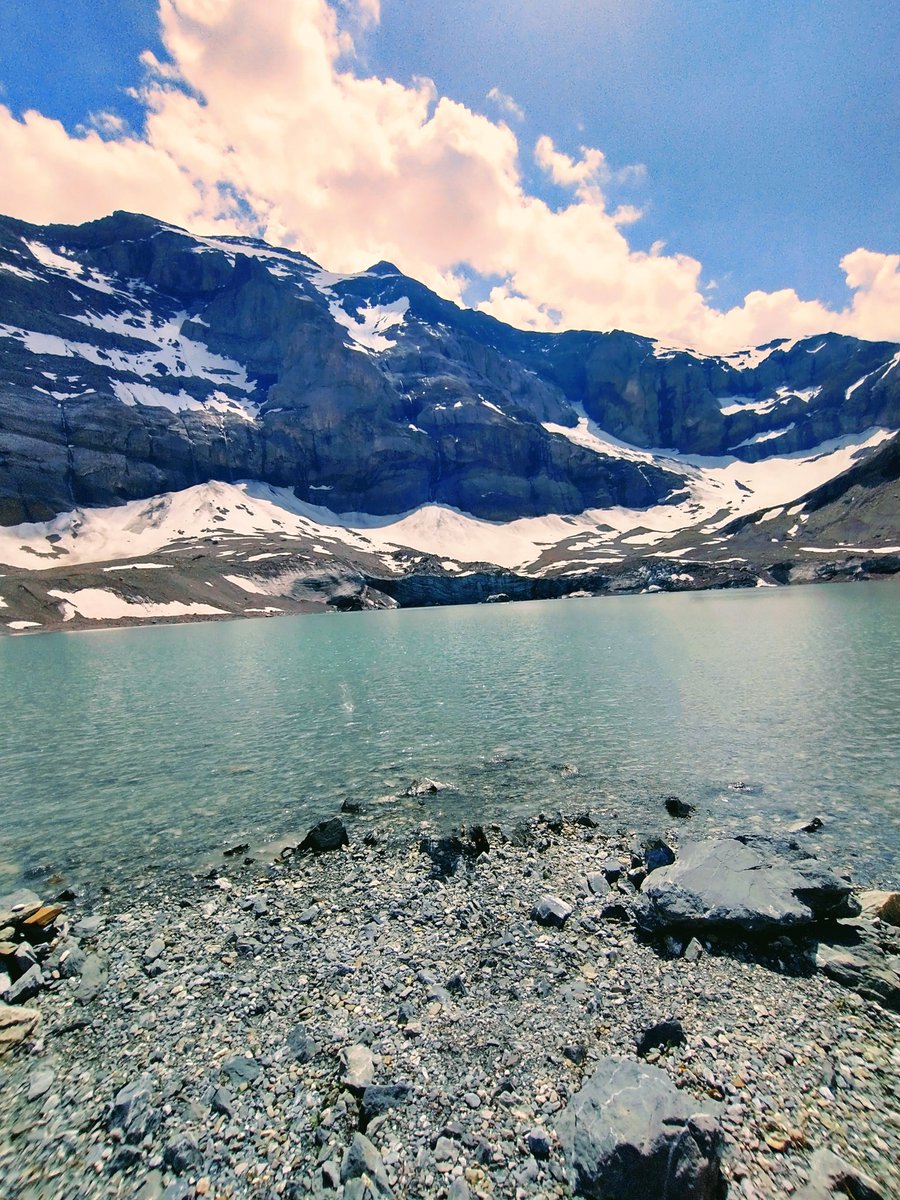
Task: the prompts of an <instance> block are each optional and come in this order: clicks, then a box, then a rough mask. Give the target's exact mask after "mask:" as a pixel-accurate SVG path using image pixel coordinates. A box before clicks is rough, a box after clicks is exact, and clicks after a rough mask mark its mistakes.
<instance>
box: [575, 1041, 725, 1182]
mask: <svg viewBox="0 0 900 1200" xmlns="http://www.w3.org/2000/svg"><path fill="white" fill-rule="evenodd" d="M557 1132H558V1134H559V1137H560V1141H561V1143H562V1146H563V1149H564V1151H565V1155H566V1161H567V1164H568V1167H569V1172H570V1176H571V1182H572V1186H573V1189H574V1190H575V1193H576V1194H577V1195H580V1196H588V1197H592V1198H593V1200H636V1197H647V1198H648V1200H650V1197H652V1198H653V1200H716V1198H717V1197H719V1196H720V1195H721V1190H720V1188H721V1175H720V1160H721V1156H722V1147H723V1137H722V1132H721V1130H720V1128H719V1126H718V1123H717V1121H716V1118H715V1117H714V1116H713V1115H711V1113H710V1112H709V1111H708V1109H706V1108H704V1106H703V1105H700V1104H698V1103H697V1102H696V1101H694V1100H693V1099H692V1098H691V1097H690V1096H687V1095H685V1094H684V1093H683V1092H680V1091H678V1089H677V1088H676V1087H675V1085H674V1083H673V1082H672V1080H671V1079H670V1077H669V1076H668V1075H667V1074H666V1072H665V1071H662V1070H660V1069H659V1068H657V1067H652V1066H646V1065H644V1064H639V1063H635V1062H631V1061H629V1060H628V1059H622V1058H606V1059H602V1060H601V1062H600V1064H599V1066H598V1067H597V1069H596V1070H595V1071H594V1073H593V1075H591V1077H590V1078H589V1079H588V1081H587V1083H585V1085H584V1086H583V1087H582V1089H581V1091H579V1092H577V1093H576V1094H575V1095H574V1096H573V1097H572V1099H571V1100H570V1101H569V1103H568V1105H567V1106H566V1108H565V1110H564V1111H563V1114H562V1116H561V1118H560V1120H559V1122H558V1124H557Z"/></svg>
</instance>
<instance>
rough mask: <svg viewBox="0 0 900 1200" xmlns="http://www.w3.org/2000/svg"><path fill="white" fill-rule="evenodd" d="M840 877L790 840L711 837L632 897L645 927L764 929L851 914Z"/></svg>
mask: <svg viewBox="0 0 900 1200" xmlns="http://www.w3.org/2000/svg"><path fill="white" fill-rule="evenodd" d="M851 893H852V887H851V885H850V883H849V882H848V881H847V880H846V879H841V878H840V877H839V876H837V875H835V874H833V873H832V872H831V871H828V870H827V869H826V868H825V867H823V866H821V864H820V863H818V862H817V861H816V859H815V858H813V857H812V856H810V855H808V854H806V853H805V852H804V851H803V850H802V848H800V847H798V846H797V845H796V843H795V842H792V841H790V840H789V839H765V838H750V837H747V838H710V839H707V840H705V841H702V842H694V843H692V844H689V845H687V846H685V847H684V849H683V850H682V852H681V856H680V858H679V859H678V861H677V862H676V863H673V864H672V865H670V866H667V867H662V868H660V869H659V870H657V871H654V872H653V874H652V875H651V876H650V877H648V879H647V881H646V883H645V884H644V887H643V890H642V893H641V896H640V897H639V898H638V901H637V902H636V904H635V915H636V917H637V921H638V924H639V925H640V926H641V928H643V929H644V930H646V931H650V932H655V931H658V930H663V929H669V928H677V927H681V928H686V929H691V928H697V927H707V926H720V927H729V926H731V927H733V928H736V929H741V930H744V931H746V932H762V931H766V930H774V929H777V928H780V927H795V926H803V925H812V924H814V923H816V922H818V921H823V920H829V919H836V918H839V917H847V916H854V915H855V914H856V912H857V911H858V906H857V905H856V903H855V901H854V900H853V899H852V896H851Z"/></svg>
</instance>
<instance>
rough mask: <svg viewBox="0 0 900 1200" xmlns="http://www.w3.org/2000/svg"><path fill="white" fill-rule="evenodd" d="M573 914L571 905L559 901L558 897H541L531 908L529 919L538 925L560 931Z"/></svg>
mask: <svg viewBox="0 0 900 1200" xmlns="http://www.w3.org/2000/svg"><path fill="white" fill-rule="evenodd" d="M573 912H574V909H573V908H572V905H571V904H567V903H566V902H565V900H561V899H560V898H559V896H550V895H546V896H541V898H540V900H538V902H537V903H536V904H535V906H534V908H532V910H531V919H532V920H533V921H537V923H538V925H550V926H553V927H554V928H556V929H562V927H563V925H565V923H566V921H568V919H569V917H571V915H572V913H573Z"/></svg>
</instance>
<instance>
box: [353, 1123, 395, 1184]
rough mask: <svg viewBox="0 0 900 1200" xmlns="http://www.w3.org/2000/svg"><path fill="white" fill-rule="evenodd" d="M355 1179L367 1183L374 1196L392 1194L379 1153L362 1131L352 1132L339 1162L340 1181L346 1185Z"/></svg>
mask: <svg viewBox="0 0 900 1200" xmlns="http://www.w3.org/2000/svg"><path fill="white" fill-rule="evenodd" d="M356 1179H359V1180H362V1181H363V1183H364V1184H368V1187H369V1190H370V1191H371V1193H372V1194H373V1195H374V1196H391V1195H393V1193H392V1191H391V1187H390V1184H389V1183H388V1177H387V1171H385V1169H384V1163H383V1162H382V1161H381V1155H380V1154H379V1153H378V1151H377V1150H376V1149H375V1147H374V1146H373V1145H372V1143H371V1142H370V1141H369V1139H368V1138H367V1137H366V1136H365V1135H364V1134H362V1133H354V1135H353V1140H352V1141H351V1142H350V1145H349V1146H348V1147H347V1150H346V1152H345V1154H344V1158H343V1161H342V1163H341V1182H342V1183H343V1184H345V1185H346V1184H348V1183H349V1182H350V1181H351V1180H356ZM360 1194H361V1195H364V1194H365V1193H364V1192H362V1193H360Z"/></svg>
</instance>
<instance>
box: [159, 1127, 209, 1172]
mask: <svg viewBox="0 0 900 1200" xmlns="http://www.w3.org/2000/svg"><path fill="white" fill-rule="evenodd" d="M163 1162H164V1163H165V1164H166V1166H167V1167H169V1168H170V1169H171V1170H172V1171H174V1172H175V1174H176V1175H187V1173H188V1172H189V1171H191V1172H196V1171H197V1170H199V1168H200V1167H202V1166H203V1155H202V1153H201V1152H200V1147H199V1146H198V1145H197V1141H196V1139H195V1138H194V1137H192V1136H191V1134H189V1133H182V1134H179V1135H178V1136H177V1137H176V1138H173V1140H172V1141H170V1142H168V1143H167V1144H166V1147H165V1149H164V1150H163Z"/></svg>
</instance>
